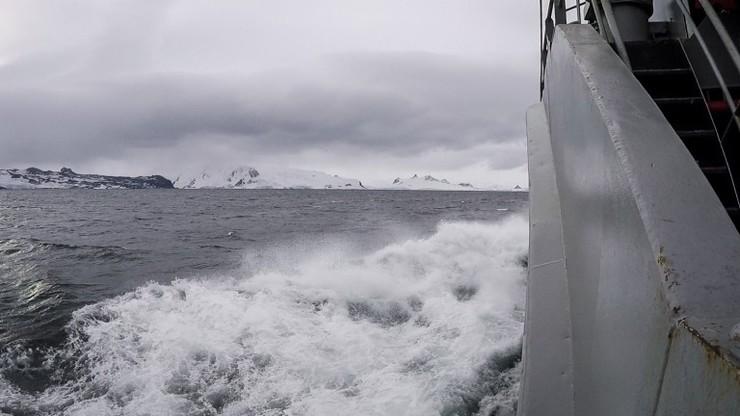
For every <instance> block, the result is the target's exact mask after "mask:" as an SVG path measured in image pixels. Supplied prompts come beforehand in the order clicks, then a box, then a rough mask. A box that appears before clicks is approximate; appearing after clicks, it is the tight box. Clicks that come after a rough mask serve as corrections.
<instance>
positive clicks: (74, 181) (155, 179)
mask: <svg viewBox="0 0 740 416" xmlns="http://www.w3.org/2000/svg"><path fill="white" fill-rule="evenodd" d="M2 188H5V189H172V188H173V186H172V182H171V181H170V180H169V179H167V178H165V177H164V176H160V175H152V176H136V177H130V176H106V175H95V174H82V173H76V172H75V171H73V170H72V169H70V168H67V167H63V168H62V169H61V170H60V171H59V172H56V171H53V170H42V169H39V168H35V167H30V168H28V169H0V189H2Z"/></svg>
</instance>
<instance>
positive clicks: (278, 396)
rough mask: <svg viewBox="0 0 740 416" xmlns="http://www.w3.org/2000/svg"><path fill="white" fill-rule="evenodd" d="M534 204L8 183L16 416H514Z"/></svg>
mask: <svg viewBox="0 0 740 416" xmlns="http://www.w3.org/2000/svg"><path fill="white" fill-rule="evenodd" d="M526 207H527V194H526V193H508V192H439V191H437V192H435V191H429V192H427V191H331V190H327V191H315V190H286V191H279V190H189V191H184V190H132V191H122V190H119V191H90V190H35V191H0V414H11V415H108V414H110V415H144V414H149V415H169V414H172V415H180V414H183V415H211V414H229V415H232V414H233V415H329V414H337V415H339V414H368V415H370V414H373V415H375V414H377V415H401V414H414V415H416V414H418V415H434V414H441V415H455V414H459V415H467V414H470V415H472V414H480V415H489V414H502V415H503V414H510V413H511V411H512V409H513V406H514V401H515V393H516V384H517V383H518V374H517V367H516V364H517V362H518V357H519V355H520V342H521V331H522V322H523V319H522V318H523V316H522V314H523V312H522V311H523V299H524V288H523V277H524V273H525V270H524V268H523V267H522V262H523V259H524V258H525V256H526V247H527V241H526V235H527V234H526V233H527V226H526Z"/></svg>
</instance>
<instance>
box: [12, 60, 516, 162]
mask: <svg viewBox="0 0 740 416" xmlns="http://www.w3.org/2000/svg"><path fill="white" fill-rule="evenodd" d="M527 81H528V79H527V78H526V77H525V76H522V75H520V74H516V73H506V72H504V71H502V70H500V69H497V68H496V67H495V66H493V65H492V64H491V63H486V62H477V61H469V60H465V59H461V58H457V57H454V56H445V55H433V54H421V53H415V54H395V53H394V54H389V53H382V54H374V53H365V54H351V55H343V56H336V57H332V58H330V59H328V60H327V61H326V62H325V63H324V65H323V66H322V67H321V68H318V70H317V71H315V72H314V74H313V75H311V76H310V77H309V78H308V79H307V78H306V77H305V74H293V73H286V72H282V73H278V74H264V75H262V76H260V77H238V76H232V77H224V76H221V77H219V78H218V79H216V78H213V77H209V76H203V75H178V74H162V75H149V74H146V75H142V76H136V77H134V76H129V77H126V78H123V79H120V78H117V79H110V80H105V81H100V80H98V81H95V82H88V83H85V84H79V83H76V84H75V83H72V84H67V85H59V86H56V85H55V86H51V87H49V86H47V87H45V88H43V89H39V88H34V87H27V86H25V87H24V86H21V87H13V86H5V87H2V88H0V145H2V146H3V148H5V149H10V150H11V151H10V152H3V154H2V156H0V163H1V164H3V165H8V164H12V163H13V160H19V159H20V160H31V159H36V160H39V161H40V163H43V162H51V161H53V160H59V159H62V160H68V161H70V163H71V162H75V161H80V160H83V159H85V158H89V157H100V156H108V157H110V156H112V155H114V154H115V153H116V152H119V151H120V149H121V148H157V149H166V148H168V147H172V146H173V145H175V144H176V143H178V142H179V141H181V140H183V139H185V138H192V137H208V136H211V137H215V136H230V137H232V138H233V140H232V143H234V144H236V145H237V146H242V147H243V148H245V149H250V150H251V151H253V152H271V153H274V152H299V151H300V150H302V149H303V148H305V147H322V146H325V147H328V146H335V145H339V146H342V147H345V148H354V151H359V152H365V151H369V152H372V153H376V154H379V155H383V154H386V155H396V156H399V155H413V154H415V153H419V152H422V151H424V150H426V149H430V148H437V149H439V148H452V149H460V148H468V147H471V146H475V145H479V144H482V143H505V142H509V141H512V140H519V139H521V132H522V127H521V122H520V121H521V120H520V119H521V114H522V110H521V109H522V108H524V107H525V105H526V101H525V99H522V94H521V93H520V92H519V91H518V89H517V88H516V87H514V85H517V84H519V85H521V84H524V83H526V82H527ZM514 119H519V120H516V121H517V122H516V123H513V122H512V121H514Z"/></svg>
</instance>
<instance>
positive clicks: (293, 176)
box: [172, 167, 364, 189]
mask: <svg viewBox="0 0 740 416" xmlns="http://www.w3.org/2000/svg"><path fill="white" fill-rule="evenodd" d="M172 183H173V184H174V185H175V188H182V189H198V188H236V189H364V186H362V183H361V182H360V181H359V180H357V179H349V178H342V177H339V176H336V175H329V174H327V173H324V172H319V171H315V170H302V169H288V168H273V169H260V170H257V169H255V168H252V167H239V168H235V169H229V170H214V169H206V170H202V171H200V172H198V173H195V174H187V173H185V174H180V175H178V176H177V177H176V178H175V179H174V180H173V181H172Z"/></svg>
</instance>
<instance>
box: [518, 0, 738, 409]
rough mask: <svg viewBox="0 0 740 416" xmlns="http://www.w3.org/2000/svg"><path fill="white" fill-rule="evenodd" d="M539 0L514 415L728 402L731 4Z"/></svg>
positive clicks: (734, 397)
mask: <svg viewBox="0 0 740 416" xmlns="http://www.w3.org/2000/svg"><path fill="white" fill-rule="evenodd" d="M541 6H542V7H541V10H543V19H542V21H543V25H542V77H541V91H542V101H541V102H540V103H538V104H536V105H534V106H532V107H531V108H530V109H529V110H528V112H527V135H528V152H529V169H530V257H529V278H528V289H527V290H528V299H527V317H526V325H525V340H524V365H523V367H524V377H523V380H522V387H521V395H520V402H519V414H520V415H527V416H530V415H589V416H590V415H737V414H740V359H739V358H740V234H738V231H737V228H736V227H737V226H738V225H740V203H739V199H738V190H737V188H738V184H740V154H739V153H738V152H740V149H739V148H738V146H740V142H738V141H739V140H740V128H738V127H739V126H740V120H738V100H740V53H738V49H739V48H738V44H739V43H740V42H738V41H740V5H738V3H737V2H735V1H734V0H729V1H710V0H690V1H685V0H664V1H659V0H655V1H654V2H653V1H649V0H611V1H609V0H602V1H598V0H592V1H588V2H566V1H565V0H551V1H550V2H549V3H548V4H545V5H541Z"/></svg>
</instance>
